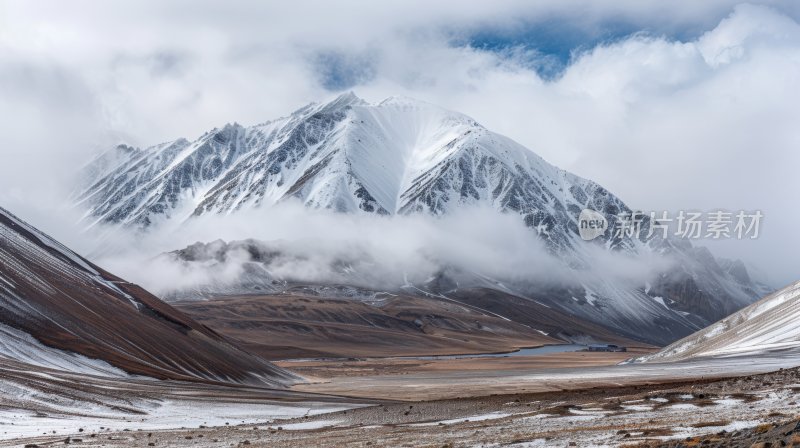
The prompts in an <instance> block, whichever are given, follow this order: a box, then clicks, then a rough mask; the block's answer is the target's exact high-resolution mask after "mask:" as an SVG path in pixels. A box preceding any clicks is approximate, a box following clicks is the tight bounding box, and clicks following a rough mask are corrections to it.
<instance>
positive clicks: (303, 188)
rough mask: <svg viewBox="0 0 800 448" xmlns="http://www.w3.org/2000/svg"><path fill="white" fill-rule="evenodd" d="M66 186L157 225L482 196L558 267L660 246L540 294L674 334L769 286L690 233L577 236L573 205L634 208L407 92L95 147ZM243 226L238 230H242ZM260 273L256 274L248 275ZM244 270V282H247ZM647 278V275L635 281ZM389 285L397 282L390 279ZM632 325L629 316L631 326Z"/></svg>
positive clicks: (428, 207)
mask: <svg viewBox="0 0 800 448" xmlns="http://www.w3.org/2000/svg"><path fill="white" fill-rule="evenodd" d="M83 177H84V179H85V182H84V183H83V184H82V185H81V186H80V187H79V189H78V190H79V191H78V192H77V193H76V195H75V197H76V202H77V204H78V206H80V207H83V208H85V210H86V217H87V218H86V219H87V223H88V224H89V225H93V224H96V223H101V222H102V223H110V224H119V225H124V226H128V227H134V228H139V229H141V228H151V227H154V226H158V223H159V222H160V221H162V220H167V219H171V220H175V221H177V222H182V221H184V220H187V219H192V218H193V217H197V216H201V215H206V214H215V215H228V214H232V213H236V212H237V211H240V210H245V209H249V208H254V207H269V206H271V205H274V204H276V203H278V202H281V201H283V200H286V199H288V198H295V199H298V200H300V201H302V202H303V203H304V204H305V205H306V206H308V207H311V208H326V209H332V210H336V211H341V212H347V213H378V214H387V215H394V214H412V213H424V214H431V215H437V216H440V215H445V214H448V213H450V212H452V211H454V210H455V209H457V208H461V207H465V206H474V205H479V206H483V207H490V208H493V209H496V210H498V211H500V212H504V213H510V214H514V215H518V216H519V218H520V220H522V221H523V222H524V223H525V224H526V225H527V226H528V227H530V228H531V231H533V232H536V233H537V234H538V235H539V236H540V237H541V239H542V240H543V241H544V243H545V244H546V246H547V247H548V248H549V249H550V251H551V252H552V253H554V254H557V256H558V257H559V258H561V259H562V260H563V262H564V264H565V265H567V266H571V267H575V268H577V269H585V268H587V267H590V266H591V264H592V263H593V261H592V259H591V257H590V256H589V254H588V251H589V249H594V248H597V247H600V248H603V249H605V250H608V251H621V252H626V253H629V254H633V255H642V254H647V255H653V254H655V255H656V256H657V257H669V258H670V259H671V260H673V261H674V262H675V263H674V268H673V269H671V270H669V271H666V272H663V273H662V274H661V275H660V276H659V277H658V278H657V279H655V280H654V281H652V282H651V283H650V284H647V285H646V284H641V285H636V286H635V287H633V288H631V287H629V286H626V287H624V288H622V289H621V288H620V286H619V285H618V284H615V283H614V282H613V280H610V279H608V278H602V277H598V278H596V279H595V280H594V281H592V282H591V284H586V283H584V285H583V286H584V288H582V289H581V290H580V291H574V290H571V289H567V288H561V289H560V290H559V291H557V292H558V293H557V294H554V293H553V292H552V291H551V290H547V291H537V290H536V289H537V288H536V287H535V286H536V285H533V286H534V287H533V288H523V289H517V290H515V293H517V294H523V295H526V296H530V295H539V296H541V295H544V296H546V299H547V300H551V301H553V303H554V305H555V306H558V307H560V308H562V309H563V310H565V311H569V312H570V313H574V314H577V315H580V316H582V317H586V318H588V319H593V320H595V321H603V322H606V321H611V322H613V323H614V324H615V325H619V326H622V327H624V326H629V327H631V328H636V329H637V331H639V329H643V331H644V333H645V334H647V333H648V332H649V331H654V332H655V333H656V334H659V333H660V334H665V335H666V336H664V337H663V338H662V339H661V340H662V341H672V340H674V339H675V338H676V337H680V336H684V335H686V334H689V333H691V332H692V331H694V330H696V329H698V328H702V327H703V326H705V325H707V324H709V323H711V322H714V321H715V320H717V319H719V318H721V317H722V316H725V315H727V314H730V313H732V312H734V311H736V310H738V309H740V308H741V307H743V306H745V305H747V304H749V303H752V301H753V300H755V299H756V298H758V297H761V296H762V295H763V294H765V293H766V292H767V291H768V290H767V289H766V288H764V287H762V286H761V285H758V284H756V283H755V282H752V281H751V280H750V279H749V278H748V276H747V273H746V270H745V269H743V266H741V265H740V264H737V263H734V262H730V263H729V262H723V261H719V260H717V259H715V258H714V257H713V256H712V255H711V254H710V252H708V251H707V250H706V249H704V248H696V247H694V246H692V244H690V243H689V242H688V241H682V240H676V239H669V240H661V239H657V240H655V239H654V240H650V241H648V240H646V237H645V236H646V235H647V230H648V229H649V225H650V223H649V220H648V219H647V218H645V220H644V222H643V225H642V227H643V231H642V233H641V237H640V238H635V237H633V238H632V237H630V236H623V237H616V238H615V237H612V235H611V232H608V233H607V234H606V235H604V236H601V237H600V238H597V239H596V240H594V241H591V242H589V243H587V242H585V241H583V240H582V239H581V238H580V236H579V233H578V217H579V215H580V213H581V211H582V210H583V209H587V208H588V209H592V210H596V211H598V212H600V213H602V214H603V215H604V216H606V218H607V219H608V221H609V223H608V224H609V228H614V226H615V225H616V222H617V218H616V216H617V215H618V214H619V213H626V212H627V213H629V212H630V211H631V210H630V209H629V208H628V206H627V205H626V204H625V203H624V202H623V201H622V200H621V199H619V198H618V197H616V196H614V195H613V194H611V193H610V192H609V191H607V190H606V189H604V188H603V187H602V186H600V185H598V184H596V183H595V182H592V181H591V180H587V179H582V178H580V177H578V176H575V175H573V174H570V173H568V172H566V171H564V170H561V169H558V168H556V167H554V166H553V165H551V164H549V163H547V162H546V161H544V160H543V159H542V158H541V157H539V156H538V155H536V154H535V153H533V152H532V151H530V150H529V149H527V148H525V147H523V146H522V145H520V144H518V143H516V142H514V141H512V140H510V139H508V138H506V137H504V136H501V135H498V134H496V133H494V132H492V131H490V130H488V129H486V128H484V127H483V126H481V125H480V124H479V123H477V122H476V121H475V120H473V119H471V118H469V117H467V116H465V115H463V114H460V113H457V112H452V111H447V110H444V109H442V108H439V107H437V106H434V105H431V104H428V103H424V102H421V101H416V100H413V99H408V98H389V99H387V100H384V101H382V102H380V103H377V104H369V103H367V102H365V101H363V100H361V99H359V98H358V97H356V96H355V95H354V94H352V93H348V94H344V95H342V96H340V97H338V98H336V99H334V100H333V101H330V102H328V103H325V104H310V105H308V106H306V107H304V108H302V109H299V110H297V111H295V112H294V113H292V114H291V115H289V116H287V117H284V118H280V119H277V120H273V121H268V122H266V123H262V124H259V125H256V126H252V127H244V126H241V125H239V124H228V125H225V126H224V127H222V128H219V129H214V130H212V131H210V132H207V133H205V134H204V135H202V136H200V137H199V138H198V139H196V140H194V141H188V140H186V139H178V140H175V141H173V142H168V143H163V144H160V145H156V146H153V147H150V148H146V149H134V148H130V147H128V146H120V147H117V148H114V149H112V150H110V151H108V152H107V153H105V154H103V155H100V156H99V157H98V158H97V159H96V160H95V161H94V162H93V163H91V164H89V165H88V166H87V167H86V169H85V171H84V176H83ZM249 236H251V235H242V237H243V238H246V237H249ZM256 274H257V273H256ZM248 281H249V280H248ZM643 283H644V282H643ZM398 286H399V285H398ZM634 324H635V325H634Z"/></svg>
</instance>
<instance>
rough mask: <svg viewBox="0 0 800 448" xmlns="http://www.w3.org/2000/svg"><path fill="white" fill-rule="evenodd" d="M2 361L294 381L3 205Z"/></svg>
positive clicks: (153, 374) (204, 377) (105, 371)
mask: <svg viewBox="0 0 800 448" xmlns="http://www.w3.org/2000/svg"><path fill="white" fill-rule="evenodd" d="M0 336H1V338H0V339H1V340H0V357H2V358H4V359H11V360H14V361H20V362H25V363H28V364H33V365H38V366H40V367H46V368H58V369H62V370H68V371H83V372H88V373H92V374H102V375H127V374H137V375H146V376H150V377H155V378H162V379H180V380H194V381H219V382H233V383H243V384H259V385H262V386H264V385H266V386H271V387H280V386H283V385H286V384H290V383H292V382H294V381H296V380H297V378H296V377H295V376H294V375H292V374H290V373H288V372H286V371H284V370H282V369H280V368H278V367H275V366H273V365H272V364H270V363H268V362H266V361H264V360H263V359H261V358H260V357H256V356H253V355H250V354H248V353H246V352H244V351H242V350H241V349H239V348H237V347H236V346H235V345H234V344H233V343H231V342H230V341H228V340H227V339H225V338H223V337H221V336H220V335H218V334H216V333H215V332H213V331H211V330H210V329H208V328H206V327H205V326H203V325H201V324H199V323H197V322H195V321H194V320H192V319H191V318H189V317H188V316H186V315H185V314H183V313H181V312H180V311H178V310H176V309H174V308H173V307H171V306H169V305H167V304H166V303H164V302H162V301H161V300H159V299H158V298H156V297H155V296H153V295H151V294H150V293H148V292H147V291H145V290H144V289H142V288H141V287H139V286H137V285H134V284H131V283H128V282H126V281H124V280H123V279H121V278H118V277H116V276H114V275H112V274H110V273H108V272H105V271H104V270H102V269H101V268H99V267H97V266H95V265H93V264H92V263H90V262H89V261H87V260H86V259H84V258H82V257H80V256H79V255H77V254H75V253H74V252H72V251H70V250H69V249H67V248H66V247H64V246H63V245H61V244H60V243H58V242H57V241H55V240H53V239H52V238H50V237H48V236H47V235H45V234H43V233H41V232H39V231H38V230H36V229H35V228H33V227H32V226H30V225H28V224H26V223H25V222H23V221H22V220H20V219H18V218H17V217H15V216H14V215H12V214H11V213H9V212H7V211H6V210H4V209H2V208H0Z"/></svg>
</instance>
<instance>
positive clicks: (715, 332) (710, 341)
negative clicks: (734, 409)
mask: <svg viewBox="0 0 800 448" xmlns="http://www.w3.org/2000/svg"><path fill="white" fill-rule="evenodd" d="M798 348H800V282H797V283H794V284H792V285H789V286H787V287H786V288H784V289H782V290H780V291H778V292H775V293H773V294H770V295H768V296H767V297H764V298H763V299H761V300H759V301H758V302H756V303H754V304H752V305H750V306H748V307H746V308H744V309H743V310H741V311H739V312H737V313H734V314H732V315H730V316H728V317H726V318H725V319H722V320H721V321H719V322H717V323H715V324H713V325H711V326H709V327H707V328H704V329H703V330H700V331H698V332H697V333H694V334H692V335H690V336H687V337H686V338H684V339H681V340H680V341H677V342H675V343H674V344H672V345H670V346H668V347H666V348H664V349H663V350H661V351H659V352H658V353H654V354H652V355H648V356H644V357H642V358H639V359H637V361H640V362H670V361H680V360H684V359H689V358H698V357H709V356H741V355H753V354H760V353H766V352H774V351H780V350H791V349H798Z"/></svg>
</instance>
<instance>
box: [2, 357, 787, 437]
mask: <svg viewBox="0 0 800 448" xmlns="http://www.w3.org/2000/svg"><path fill="white" fill-rule="evenodd" d="M462 389H463V388H462ZM509 391H510V389H509ZM798 402H800V371H798V370H797V369H787V370H782V371H779V372H773V373H768V374H763V375H750V376H747V377H741V378H732V379H722V380H716V381H709V380H697V381H688V382H685V383H680V384H675V383H672V384H661V385H659V384H655V385H640V386H623V387H612V386H609V387H605V388H597V389H588V390H587V389H584V390H580V391H553V392H546V393H537V394H530V393H528V394H511V395H498V396H485V397H480V398H469V397H465V398H462V399H458V400H442V401H427V402H405V403H397V402H395V403H384V404H380V405H377V406H371V407H363V408H358V409H349V410H347V411H340V412H334V413H330V414H326V415H319V416H317V417H313V416H312V417H309V418H296V419H291V420H286V421H274V422H272V423H268V422H263V423H257V424H248V425H233V424H231V425H229V426H222V427H217V428H211V427H209V428H199V427H190V426H188V425H187V427H186V428H185V429H183V430H169V431H157V432H153V433H152V434H146V433H140V432H135V431H134V432H116V433H113V434H105V433H103V434H99V436H100V437H99V438H97V439H94V438H92V439H87V437H86V433H83V434H81V435H79V436H78V437H81V438H82V439H83V442H82V444H81V446H100V445H104V446H142V442H143V441H144V442H153V443H155V444H156V446H197V444H200V445H202V446H204V447H219V448H222V447H229V446H230V445H231V444H234V445H237V444H239V445H241V444H249V445H255V446H285V447H293V446H298V447H308V446H319V447H350V446H445V445H448V444H451V445H452V446H458V447H461V446H465V447H467V446H469V447H471V446H485V447H499V446H504V447H505V446H511V447H553V446H569V444H570V443H571V442H575V443H576V445H577V446H579V447H606V446H609V447H610V446H620V445H623V444H636V443H638V442H645V441H646V442H651V443H652V442H658V441H668V440H685V439H686V438H687V437H693V438H698V439H697V443H696V444H697V445H703V444H701V443H700V442H701V441H702V440H703V439H704V438H714V437H717V435H718V434H719V433H720V432H721V431H726V434H730V433H734V434H737V433H742V432H746V431H743V430H745V429H746V428H753V427H756V426H757V427H759V428H765V429H769V428H774V427H778V426H779V425H780V424H782V423H785V422H787V421H791V420H792V419H793V418H794V416H795V415H797V413H798V412H800V404H798ZM781 434H785V432H784V431H783V430H781ZM706 435H713V436H706ZM731 437H736V436H734V435H731ZM31 441H32V442H36V443H43V442H53V441H55V442H60V441H63V436H61V437H60V438H55V437H42V438H37V439H33V440H26V441H25V442H31ZM245 441H246V442H247V443H245ZM0 445H1V444H0ZM448 446H450V445H448ZM717 446H719V445H717ZM723 446H725V445H723ZM744 446H750V443H748V444H746V445H744Z"/></svg>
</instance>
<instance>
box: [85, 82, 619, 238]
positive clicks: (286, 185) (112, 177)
mask: <svg viewBox="0 0 800 448" xmlns="http://www.w3.org/2000/svg"><path fill="white" fill-rule="evenodd" d="M83 178H84V179H87V184H86V185H88V186H86V188H85V189H83V190H82V191H80V192H79V193H78V194H77V195H76V197H77V202H78V204H79V205H83V206H86V207H87V208H88V209H89V215H90V216H91V218H90V219H92V220H95V221H102V222H110V223H124V224H130V225H136V226H148V225H150V224H151V223H152V222H153V221H154V220H156V219H160V218H163V217H165V216H166V217H174V218H178V219H186V218H188V217H189V216H192V215H194V216H198V215H202V214H206V213H218V214H226V213H232V212H235V211H237V210H241V209H245V208H248V207H257V206H269V205H272V204H275V203H277V202H279V201H281V200H283V199H286V198H290V197H294V198H299V199H300V200H302V201H303V203H305V204H306V205H307V206H309V207H315V208H330V209H334V210H338V211H342V212H362V213H380V214H396V213H414V212H425V213H432V214H436V215H441V214H445V213H447V212H448V211H450V210H452V209H453V208H454V207H459V206H463V205H468V204H478V203H482V204H490V205H491V206H493V207H495V208H496V209H498V210H504V211H511V212H514V213H518V214H520V215H521V217H522V218H523V219H524V220H525V222H526V223H528V224H529V225H530V226H531V227H534V228H536V229H539V231H540V232H542V233H543V236H544V237H545V238H547V239H548V240H551V241H552V242H553V243H554V244H556V245H558V246H564V245H569V244H571V239H572V237H573V236H574V235H576V232H574V231H570V230H575V229H577V227H576V224H575V223H576V220H577V214H578V213H579V212H580V210H581V209H582V208H584V207H592V208H594V209H596V210H604V211H607V212H609V213H611V214H614V213H615V212H616V211H619V210H622V209H624V208H625V206H624V204H623V203H622V202H621V201H620V200H619V199H617V198H616V197H614V196H612V195H610V194H609V193H608V192H607V191H606V190H605V189H603V188H602V187H600V186H599V185H597V184H595V183H594V182H591V181H588V180H585V179H581V178H579V177H577V176H574V175H572V174H569V173H567V172H565V171H563V170H560V169H558V168H556V167H554V166H552V165H550V164H548V163H546V162H545V161H544V160H543V159H541V158H540V157H539V156H537V155H536V154H534V153H533V152H531V151H529V150H528V149H526V148H524V147H522V146H521V145H519V144H517V143H515V142H514V141H512V140H510V139H508V138H506V137H503V136H501V135H498V134H495V133H493V132H491V131H489V130H487V129H486V128H484V127H483V126H481V125H480V124H478V123H477V122H475V121H474V120H472V119H471V118H469V117H466V116H464V115H461V114H459V113H455V112H450V111H446V110H444V109H441V108H438V107H436V106H433V105H430V104H427V103H423V102H420V101H415V100H411V99H404V98H390V99H387V100H385V101H383V102H381V103H379V104H377V105H371V104H367V103H366V102H364V101H363V100H361V99H359V98H357V97H356V96H355V95H353V94H352V93H349V94H345V95H342V96H340V97H338V98H337V99H335V100H333V101H331V102H329V103H327V104H322V105H309V106H306V107H304V108H302V109H300V110H298V111H296V112H294V113H293V114H291V115H290V116H288V117H285V118H281V119H278V120H274V121H269V122H266V123H263V124H260V125H256V126H253V127H248V128H246V127H243V126H241V125H238V124H228V125H225V126H224V127H223V128H221V129H214V130H212V131H210V132H207V133H206V134H204V135H202V136H201V137H200V138H198V139H197V140H195V141H192V142H190V141H188V140H186V139H178V140H175V141H173V142H168V143H163V144H160V145H156V146H153V147H151V148H147V149H134V148H131V147H129V146H125V145H121V146H118V147H116V148H113V149H112V150H110V151H108V152H106V153H104V154H103V155H101V156H100V157H98V158H97V159H96V160H95V161H94V162H93V163H91V164H89V165H88V166H87V168H86V170H85V173H84V175H83ZM181 213H183V215H181ZM573 215H574V216H573ZM565 236H569V237H570V238H564V237H565Z"/></svg>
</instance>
